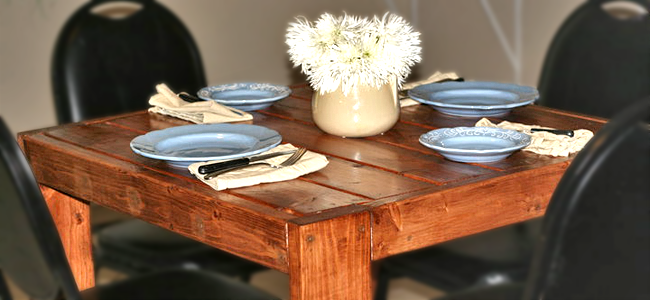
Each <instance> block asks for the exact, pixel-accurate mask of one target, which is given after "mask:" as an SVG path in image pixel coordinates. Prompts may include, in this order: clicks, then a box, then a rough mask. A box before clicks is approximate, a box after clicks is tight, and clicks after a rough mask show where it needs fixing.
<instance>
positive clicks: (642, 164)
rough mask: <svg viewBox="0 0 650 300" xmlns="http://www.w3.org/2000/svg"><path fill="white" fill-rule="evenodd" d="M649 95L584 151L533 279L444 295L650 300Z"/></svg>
mask: <svg viewBox="0 0 650 300" xmlns="http://www.w3.org/2000/svg"><path fill="white" fill-rule="evenodd" d="M648 183H650V98H645V99H644V100H643V101H640V102H636V103H634V104H632V105H631V106H629V107H628V108H626V109H625V110H624V111H623V112H621V113H620V114H618V115H617V116H615V118H614V119H612V120H611V121H610V122H609V123H608V124H607V125H606V126H604V127H603V128H602V129H601V130H600V131H599V132H598V133H597V134H596V135H595V136H594V137H593V138H592V140H591V141H590V142H589V143H588V144H587V145H586V146H585V148H584V149H583V150H582V151H580V153H579V154H578V155H577V156H576V158H575V159H574V161H573V162H572V163H571V166H570V167H569V168H568V169H567V171H566V173H565V175H564V176H563V177H562V179H561V180H560V183H559V184H558V186H557V189H556V190H555V192H554V194H553V197H552V198H551V202H550V203H549V206H548V209H547V211H546V214H545V216H544V221H543V228H542V232H541V234H540V235H539V236H538V239H537V246H536V248H535V255H534V258H533V261H532V265H531V270H530V272H529V275H528V278H527V280H526V281H525V282H522V283H512V284H506V285H501V286H497V287H493V288H477V289H473V290H467V291H464V292H461V293H456V294H451V295H448V296H446V297H444V298H443V299H446V300H451V299H456V300H466V299H526V300H533V299H650V284H648V282H650V185H649V184H648Z"/></svg>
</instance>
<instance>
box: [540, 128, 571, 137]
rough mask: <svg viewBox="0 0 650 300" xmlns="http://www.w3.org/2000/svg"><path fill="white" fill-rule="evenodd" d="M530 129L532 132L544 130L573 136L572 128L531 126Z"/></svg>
mask: <svg viewBox="0 0 650 300" xmlns="http://www.w3.org/2000/svg"><path fill="white" fill-rule="evenodd" d="M530 131H532V132H535V131H545V132H550V133H554V134H560V135H566V136H569V137H573V130H563V129H544V128H531V129H530Z"/></svg>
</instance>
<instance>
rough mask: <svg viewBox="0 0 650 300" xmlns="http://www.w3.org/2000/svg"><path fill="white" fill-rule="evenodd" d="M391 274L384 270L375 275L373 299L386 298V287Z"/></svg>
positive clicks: (381, 299)
mask: <svg viewBox="0 0 650 300" xmlns="http://www.w3.org/2000/svg"><path fill="white" fill-rule="evenodd" d="M390 278H391V276H390V275H389V274H388V272H387V271H386V270H381V268H380V271H379V274H378V275H377V285H376V286H375V295H374V297H373V299H374V300H386V298H387V297H388V288H389V283H390Z"/></svg>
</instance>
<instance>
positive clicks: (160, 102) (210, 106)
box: [149, 83, 253, 124]
mask: <svg viewBox="0 0 650 300" xmlns="http://www.w3.org/2000/svg"><path fill="white" fill-rule="evenodd" d="M156 91H158V94H156V95H153V96H152V97H151V98H150V99H149V104H151V105H152V106H153V107H151V108H149V111H150V112H153V113H157V114H162V115H167V116H172V117H176V118H179V119H183V120H186V121H190V122H194V123H197V124H208V123H225V122H238V121H247V120H252V119H253V116H252V115H251V114H249V113H247V112H244V111H241V110H239V109H236V108H232V107H227V106H224V105H221V104H219V103H217V102H216V101H199V102H192V103H190V102H187V101H185V100H183V99H181V98H180V97H178V95H176V94H175V93H174V92H172V90H171V89H169V87H168V86H167V85H166V84H164V83H162V84H159V85H156Z"/></svg>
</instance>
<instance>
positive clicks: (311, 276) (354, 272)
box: [288, 212, 372, 300]
mask: <svg viewBox="0 0 650 300" xmlns="http://www.w3.org/2000/svg"><path fill="white" fill-rule="evenodd" d="M370 234H371V232H370V214H368V213H367V212H361V213H357V214H352V215H345V216H342V217H338V218H334V219H327V220H321V221H314V222H312V223H306V224H296V223H290V224H289V239H288V241H289V245H288V246H289V278H290V283H291V299H292V300H298V299H300V300H305V299H309V300H321V299H349V300H370V299H372V290H371V263H370V262H371V257H370V255H371V252H370V244H371V240H370Z"/></svg>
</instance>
